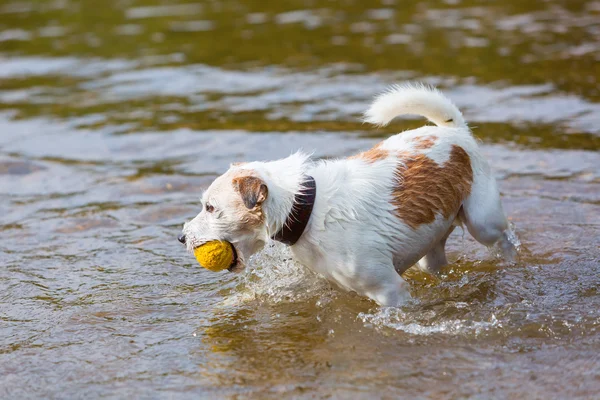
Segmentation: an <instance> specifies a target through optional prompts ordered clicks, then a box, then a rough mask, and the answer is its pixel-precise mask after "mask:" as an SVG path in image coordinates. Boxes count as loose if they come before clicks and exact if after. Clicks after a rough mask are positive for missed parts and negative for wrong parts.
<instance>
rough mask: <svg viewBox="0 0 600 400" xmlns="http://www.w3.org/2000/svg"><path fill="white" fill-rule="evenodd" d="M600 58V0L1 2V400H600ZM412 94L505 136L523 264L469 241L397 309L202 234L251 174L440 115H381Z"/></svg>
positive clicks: (480, 129)
mask: <svg viewBox="0 0 600 400" xmlns="http://www.w3.org/2000/svg"><path fill="white" fill-rule="evenodd" d="M599 61H600V2H599V1H580V0H569V1H558V0H555V1H552V0H546V1H541V0H538V1H536V0H534V1H527V2H524V1H519V0H490V1H485V2H484V1H475V0H446V1H438V0H430V1H414V0H410V1H394V0H383V1H381V2H378V1H362V0H345V1H339V2H333V1H329V2H325V1H310V0H306V1H299V0H285V1H279V2H274V1H273V2H259V1H249V0H223V1H205V2H196V3H194V2H185V1H182V0H171V1H166V0H165V1H160V0H103V1H93V0H81V1H74V0H48V1H42V0H37V1H36V0H29V1H20V0H14V1H13V0H2V1H0V398H5V399H9V398H40V397H45V398H97V397H109V398H126V397H133V398H248V397H252V398H281V397H283V398H327V397H333V398H365V399H367V398H368V399H371V398H398V397H404V398H411V399H412V398H433V399H441V398H476V399H487V398H540V399H541V398H543V399H551V398H562V399H564V398H598V397H600V355H599V354H600V292H599V289H598V287H599V285H600V274H599V263H600V239H599V238H600V154H599V153H598V150H599V148H600V86H599V79H600V67H599V65H600V63H599ZM408 79H418V80H422V81H425V82H429V83H432V84H435V85H437V86H439V87H440V88H442V89H443V90H444V91H445V92H446V93H447V94H448V95H449V96H450V97H451V98H452V99H453V100H454V101H455V102H456V103H457V105H458V106H459V107H460V108H461V109H463V110H464V113H465V116H466V119H467V121H469V122H470V124H471V125H472V127H473V132H474V134H475V135H476V136H477V137H479V138H480V139H481V142H482V148H483V151H484V153H485V154H486V156H487V157H488V158H489V160H490V162H491V164H492V165H493V167H494V169H495V173H496V175H497V177H498V180H499V185H500V188H501V191H502V195H503V202H504V205H505V208H506V210H507V212H508V214H509V215H510V220H511V222H512V223H513V224H514V228H515V231H516V233H517V235H518V237H519V239H520V241H521V243H522V245H521V249H520V256H519V262H518V263H517V264H516V265H506V264H505V263H503V262H502V260H499V259H498V258H496V256H495V254H494V253H493V251H490V250H488V249H486V248H484V247H482V246H481V245H479V244H477V243H476V242H474V241H473V240H472V239H471V238H470V237H469V235H468V234H463V233H462V232H460V230H457V231H455V233H454V234H453V235H452V237H451V238H450V243H449V250H450V259H451V260H452V264H451V265H450V266H449V267H448V268H447V269H445V270H444V276H443V279H440V280H438V279H434V278H432V277H430V276H427V275H425V274H422V273H419V272H417V271H412V270H411V271H409V272H408V273H407V274H406V278H407V280H408V281H409V282H410V283H411V291H412V295H413V300H412V301H411V302H410V303H409V304H407V305H405V306H403V307H401V308H398V309H380V308H378V307H377V306H376V305H375V304H374V303H372V302H370V301H368V300H366V299H364V298H360V297H358V296H356V295H353V294H351V293H344V292H340V291H339V290H337V289H335V288H332V287H330V286H329V285H328V284H327V283H326V282H324V281H323V280H322V279H320V278H319V277H316V276H314V275H313V274H312V273H310V272H308V271H306V270H305V269H304V268H303V267H302V266H299V265H296V264H294V263H293V262H292V261H290V259H289V254H288V252H287V251H286V249H285V248H282V247H281V246H276V245H271V246H268V247H267V248H266V249H265V251H264V252H263V253H261V254H259V255H257V256H255V257H254V259H253V260H252V266H253V267H252V268H250V269H249V270H247V271H246V272H245V273H244V274H243V275H241V276H240V275H237V276H234V275H232V274H229V273H210V272H208V271H205V270H203V269H201V268H199V267H198V265H197V264H196V262H195V260H194V259H193V258H192V257H191V256H190V255H189V254H187V253H186V252H185V251H184V249H183V246H181V245H180V244H179V243H178V242H177V240H176V236H177V234H178V233H179V232H180V229H181V227H182V224H183V222H184V221H186V220H189V219H191V218H192V217H193V216H194V215H195V214H196V213H197V212H198V211H199V203H198V198H199V196H200V193H201V191H202V190H203V189H204V188H206V187H207V185H208V184H209V183H210V182H211V180H212V179H214V178H215V177H216V176H217V175H218V174H220V173H222V172H223V171H225V170H226V169H227V167H228V165H229V163H231V162H236V161H243V160H254V159H272V158H277V157H282V156H285V155H287V154H289V153H290V152H292V151H294V150H296V149H299V148H302V149H304V150H306V151H313V152H314V154H315V157H343V156H347V155H350V154H353V153H354V152H357V151H359V150H363V149H366V148H368V147H369V146H371V145H372V144H373V143H375V142H377V141H378V140H381V138H382V137H386V136H387V135H389V134H392V133H394V132H398V131H401V130H404V129H408V128H414V127H417V126H420V125H422V124H423V123H424V122H423V121H422V120H411V119H407V120H399V121H397V122H395V123H394V124H393V125H392V126H391V127H389V128H385V129H380V130H377V129H372V128H370V127H368V126H366V125H363V124H361V123H360V121H359V116H360V113H361V112H362V111H363V110H364V109H365V107H367V105H368V103H369V101H370V99H371V98H372V96H373V95H374V94H376V93H378V92H380V91H381V90H383V89H384V88H385V87H386V86H387V85H388V84H392V83H396V82H399V81H404V80H408Z"/></svg>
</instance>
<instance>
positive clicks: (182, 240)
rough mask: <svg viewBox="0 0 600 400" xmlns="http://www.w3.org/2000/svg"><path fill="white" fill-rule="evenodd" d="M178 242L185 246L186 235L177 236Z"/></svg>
mask: <svg viewBox="0 0 600 400" xmlns="http://www.w3.org/2000/svg"><path fill="white" fill-rule="evenodd" d="M177 240H179V241H180V242H181V243H182V244H185V235H184V234H183V233H182V234H181V235H179V236H177Z"/></svg>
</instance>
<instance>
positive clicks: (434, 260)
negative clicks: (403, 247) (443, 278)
mask: <svg viewBox="0 0 600 400" xmlns="http://www.w3.org/2000/svg"><path fill="white" fill-rule="evenodd" d="M453 230H454V225H452V226H451V227H450V229H448V232H446V234H445V235H444V237H443V238H441V239H440V241H438V242H437V243H436V244H435V246H433V247H432V248H431V249H430V250H429V252H428V253H427V254H426V255H425V256H424V257H423V258H421V259H420V260H419V264H418V266H419V269H420V270H421V271H423V272H427V273H430V274H432V275H437V274H438V273H439V272H440V269H441V268H442V267H443V266H444V265H446V264H448V260H447V259H446V249H445V247H446V240H448V236H450V234H451V233H452V231H453Z"/></svg>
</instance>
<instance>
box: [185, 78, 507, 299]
mask: <svg viewBox="0 0 600 400" xmlns="http://www.w3.org/2000/svg"><path fill="white" fill-rule="evenodd" d="M404 114H416V115H420V116H423V117H425V118H427V119H428V120H429V121H431V122H433V123H434V124H435V126H423V127H421V128H418V129H414V130H409V131H405V132H402V133H399V134H396V135H394V136H391V137H389V138H388V139H386V140H384V141H382V142H381V143H379V144H377V145H376V146H375V147H373V148H371V149H370V150H367V151H365V152H362V153H360V154H357V155H354V156H352V157H349V158H346V159H336V160H321V161H312V160H311V159H310V157H309V156H308V155H306V154H304V153H302V152H298V153H295V154H292V155H290V156H289V157H287V158H284V159H280V160H276V161H269V162H262V161H255V162H248V163H239V164H233V165H231V167H230V168H229V170H228V171H227V172H225V173H224V174H223V175H221V176H219V177H218V178H216V179H215V181H214V182H213V183H212V184H211V185H210V187H209V188H208V189H207V190H206V191H205V193H204V194H203V196H202V200H201V201H202V211H201V212H200V213H199V214H198V215H197V216H196V217H195V218H194V219H193V220H192V221H190V222H188V223H186V224H184V228H183V232H182V234H181V235H179V237H178V239H179V241H180V242H182V243H184V244H185V245H186V246H187V249H188V250H189V251H193V250H194V248H196V247H197V246H201V245H202V244H204V243H206V242H208V241H212V240H222V241H228V242H230V243H231V244H232V245H233V248H234V253H235V259H234V261H233V263H232V265H231V266H230V268H229V270H230V271H232V272H240V271H242V270H243V269H244V268H245V266H246V262H247V260H248V257H250V256H251V255H252V254H255V253H256V252H258V251H259V250H261V249H262V248H263V246H264V245H265V244H266V243H268V242H269V241H270V240H277V241H280V242H283V243H285V244H286V245H288V246H290V248H291V252H292V254H293V257H294V259H295V260H296V261H298V262H299V263H301V264H303V265H305V266H307V267H309V268H311V269H313V270H314V271H316V272H317V273H318V274H320V275H322V276H323V277H325V278H327V279H329V280H330V281H332V282H334V283H336V284H337V285H339V286H340V287H342V288H344V289H347V290H350V291H354V292H356V293H358V294H360V295H363V296H366V297H368V298H370V299H372V300H374V301H375V302H376V303H378V304H379V305H381V306H398V305H401V304H403V303H404V302H405V301H406V300H407V299H409V298H410V294H409V290H408V284H407V282H406V281H404V280H403V279H402V277H401V275H402V273H404V271H406V270H407V269H408V268H410V267H411V266H413V265H415V264H417V266H418V267H419V268H420V269H421V270H423V271H425V272H427V273H430V274H438V273H439V271H440V268H441V267H443V266H444V265H446V264H447V260H446V254H445V250H444V247H445V244H446V239H447V238H448V236H449V235H450V233H451V232H452V231H453V229H454V228H455V227H456V226H463V224H464V225H466V227H467V230H468V231H469V233H470V234H471V235H472V236H473V237H474V238H475V239H476V240H477V241H478V242H479V243H482V244H484V245H486V246H492V245H494V244H497V245H498V246H499V248H500V249H502V251H503V253H504V254H505V255H506V256H507V257H509V258H512V257H514V256H515V248H514V246H513V244H512V243H511V241H510V240H509V234H510V231H509V225H508V222H507V218H506V216H505V213H504V210H503V208H502V204H501V202H500V195H499V192H498V187H497V184H496V180H495V178H494V176H493V174H492V171H491V169H490V166H489V164H488V163H487V161H486V160H485V158H484V157H483V155H482V154H481V152H480V150H479V147H478V145H477V141H476V139H475V138H474V137H473V136H472V134H471V131H470V129H469V127H468V126H467V123H466V122H465V120H464V118H463V115H462V114H461V112H460V111H459V110H458V108H457V107H456V106H455V105H454V104H453V103H452V102H451V101H450V100H449V99H448V98H447V97H445V96H444V95H443V94H442V93H441V92H440V91H438V90H437V89H435V88H433V87H429V86H425V85H420V84H407V85H404V86H394V87H392V88H390V89H389V90H388V91H386V92H384V93H383V94H381V95H380V96H378V97H377V98H376V99H375V101H374V102H373V104H372V105H371V107H370V108H369V109H368V110H367V111H366V113H365V115H364V117H365V118H364V120H365V122H369V123H371V124H374V125H377V126H385V125H387V124H388V123H389V122H390V121H391V120H392V119H394V118H395V117H397V116H400V115H404Z"/></svg>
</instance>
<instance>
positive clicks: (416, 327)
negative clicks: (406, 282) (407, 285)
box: [358, 307, 501, 336]
mask: <svg viewBox="0 0 600 400" xmlns="http://www.w3.org/2000/svg"><path fill="white" fill-rule="evenodd" d="M437 314H438V313H433V312H430V313H427V312H426V313H419V316H418V317H417V316H416V315H415V313H414V312H405V311H403V310H402V309H399V308H392V307H390V308H381V309H379V310H377V311H376V312H374V313H359V314H358V319H359V320H361V321H362V322H363V323H364V324H365V326H367V327H369V326H371V327H374V328H375V329H385V328H391V329H394V330H396V331H402V332H405V333H408V334H411V335H420V336H428V335H433V334H445V335H459V334H471V335H480V334H482V333H484V332H487V331H489V330H491V329H494V328H497V327H501V323H500V322H499V321H498V319H497V318H496V316H495V315H494V314H492V316H491V317H490V318H489V320H488V321H472V320H468V319H464V320H462V319H452V320H444V321H435V320H436V319H437Z"/></svg>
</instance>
